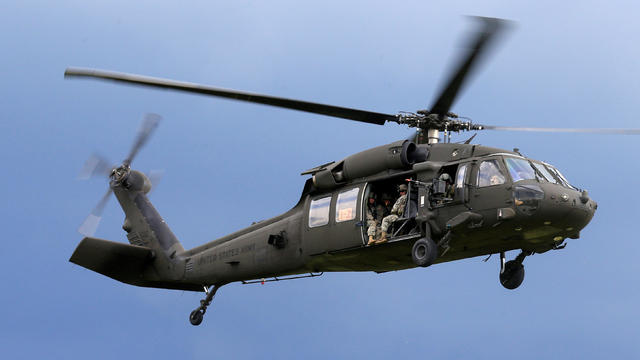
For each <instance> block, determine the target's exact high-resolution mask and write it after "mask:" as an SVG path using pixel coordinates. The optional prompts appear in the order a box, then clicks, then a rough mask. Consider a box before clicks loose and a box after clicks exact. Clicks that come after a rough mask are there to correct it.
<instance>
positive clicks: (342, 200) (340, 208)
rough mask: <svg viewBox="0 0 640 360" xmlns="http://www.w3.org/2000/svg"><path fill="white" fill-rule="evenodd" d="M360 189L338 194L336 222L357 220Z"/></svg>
mask: <svg viewBox="0 0 640 360" xmlns="http://www.w3.org/2000/svg"><path fill="white" fill-rule="evenodd" d="M358 192H359V189H358V188H354V189H351V190H347V191H344V192H341V193H340V194H338V201H337V202H336V222H342V221H349V220H353V219H355V218H356V205H358Z"/></svg>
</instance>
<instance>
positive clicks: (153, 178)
mask: <svg viewBox="0 0 640 360" xmlns="http://www.w3.org/2000/svg"><path fill="white" fill-rule="evenodd" d="M163 176H164V170H150V171H149V173H147V179H149V182H150V183H151V191H150V192H149V194H147V195H151V193H152V192H153V191H154V190H155V189H156V186H158V184H159V183H160V180H162V177H163Z"/></svg>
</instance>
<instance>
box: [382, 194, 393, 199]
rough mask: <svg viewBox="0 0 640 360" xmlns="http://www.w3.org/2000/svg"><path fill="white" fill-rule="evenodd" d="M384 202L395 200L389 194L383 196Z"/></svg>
mask: <svg viewBox="0 0 640 360" xmlns="http://www.w3.org/2000/svg"><path fill="white" fill-rule="evenodd" d="M384 200H389V201H391V200H393V198H392V197H391V195H389V194H387V193H384V194H382V201H384Z"/></svg>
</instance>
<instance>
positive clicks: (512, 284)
mask: <svg viewBox="0 0 640 360" xmlns="http://www.w3.org/2000/svg"><path fill="white" fill-rule="evenodd" d="M527 255H531V252H525V251H524V250H523V251H522V252H521V253H520V254H518V256H516V258H515V259H513V260H509V261H507V262H506V263H505V256H504V253H503V252H502V253H500V284H502V286H504V287H505V289H509V290H513V289H516V288H518V286H520V284H522V281H523V280H524V265H522V262H523V261H524V258H525V257H526V256H527Z"/></svg>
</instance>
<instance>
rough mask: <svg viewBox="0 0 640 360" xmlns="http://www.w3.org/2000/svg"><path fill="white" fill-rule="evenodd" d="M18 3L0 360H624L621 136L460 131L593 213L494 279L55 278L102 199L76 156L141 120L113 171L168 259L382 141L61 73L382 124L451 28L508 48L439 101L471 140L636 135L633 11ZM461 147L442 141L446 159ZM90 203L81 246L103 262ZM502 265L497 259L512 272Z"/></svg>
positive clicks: (627, 150) (282, 206) (630, 343)
mask: <svg viewBox="0 0 640 360" xmlns="http://www.w3.org/2000/svg"><path fill="white" fill-rule="evenodd" d="M158 3H159V2H157V1H135V2H131V1H108V2H95V1H92V2H86V1H56V2H50V1H20V2H6V3H5V4H4V5H3V9H2V11H0V45H1V46H2V56H0V69H2V70H1V71H2V79H1V81H0V153H1V154H2V165H3V171H2V173H3V174H4V176H2V177H0V185H1V186H0V188H2V189H3V192H2V198H3V201H2V202H0V219H1V220H0V221H1V224H2V228H3V229H4V236H3V246H2V249H3V250H2V253H3V254H4V260H3V261H2V271H0V283H2V284H3V290H2V295H1V296H0V319H2V320H1V321H0V348H1V349H2V353H3V355H4V356H5V357H6V358H65V359H74V358H83V359H84V358H88V357H90V358H93V359H113V358H116V357H120V358H134V357H143V358H159V359H164V358H176V357H180V358H194V359H211V358H221V359H222V358H225V359H230V358H234V359H252V358H274V359H275V358H302V357H305V358H310V359H326V358H367V359H388V358H391V357H393V358H396V359H401V358H479V359H495V358H501V357H507V356H510V357H516V358H528V359H539V358H542V357H551V358H569V357H571V358H604V357H607V358H638V357H640V344H639V342H638V339H639V338H640V330H639V329H640V320H639V316H640V310H638V304H639V303H640V287H639V286H638V274H639V273H640V262H638V253H639V251H640V244H639V243H638V235H637V232H636V230H635V229H634V227H636V226H637V224H638V215H639V211H638V206H637V203H638V199H636V195H637V193H638V191H637V189H638V177H639V175H640V173H639V171H638V165H637V164H638V161H637V153H638V151H639V150H640V143H639V142H638V140H640V138H639V137H637V136H636V137H633V136H613V135H590V134H578V135H577V134H533V133H508V132H490V131H486V132H483V133H480V134H479V135H478V136H477V137H476V139H475V141H474V142H475V143H480V144H483V145H491V146H496V147H501V148H505V149H512V148H514V147H518V148H520V149H521V151H522V152H523V154H525V155H527V156H530V157H532V158H535V159H540V160H544V161H548V162H550V163H552V164H554V165H556V166H557V167H558V168H560V169H561V170H562V171H563V172H564V174H565V175H566V176H567V177H568V178H569V180H570V181H571V182H572V183H574V184H575V185H577V186H579V187H582V188H586V189H588V190H589V191H590V194H591V196H592V197H593V198H594V199H595V200H596V201H598V203H599V208H598V211H597V213H596V215H595V218H594V219H593V221H592V222H591V224H590V225H589V226H588V227H587V228H586V229H585V230H583V232H582V237H581V239H579V240H568V246H567V247H566V249H564V250H562V251H551V252H548V253H545V254H542V255H535V256H532V257H530V258H527V260H526V261H525V266H526V278H525V281H524V283H523V285H522V286H521V287H520V288H519V289H517V290H515V291H508V290H505V289H504V288H502V286H501V285H500V284H499V282H498V270H499V264H498V257H497V256H494V257H492V258H491V259H490V260H489V261H488V262H486V263H484V262H482V261H481V260H482V258H473V259H467V260H463V261H458V262H453V263H446V264H441V265H436V266H433V267H431V268H428V269H414V270H407V271H401V272H392V273H386V274H381V275H377V274H374V273H328V274H325V275H324V276H322V277H320V278H315V279H306V280H297V281H289V282H282V283H275V284H267V285H264V286H261V285H240V284H231V285H228V286H225V287H224V288H222V289H221V290H220V291H219V292H218V295H217V297H216V299H215V300H214V302H213V305H212V307H211V308H210V309H209V311H207V314H206V317H205V320H204V322H203V324H202V325H201V326H199V327H193V326H191V325H190V324H189V323H188V320H187V316H188V314H189V312H190V311H191V310H192V309H193V308H195V307H196V306H197V305H198V301H199V300H200V299H201V298H202V294H200V293H190V292H181V291H167V290H156V289H145V288H137V287H133V286H129V285H124V284H121V283H119V282H117V281H114V280H112V279H109V278H107V277H104V276H101V275H99V274H96V273H93V272H91V271H89V270H86V269H84V268H81V267H79V266H76V265H74V264H71V263H69V262H68V258H69V257H70V255H71V253H72V252H73V250H74V249H75V246H76V245H77V243H78V242H79V241H80V239H81V235H79V234H78V233H77V232H76V229H77V227H78V225H79V224H80V223H81V222H82V221H83V220H84V218H85V216H86V215H87V214H88V213H89V212H90V210H91V209H92V207H93V206H94V205H95V204H96V203H97V201H98V200H99V198H100V196H101V195H102V194H103V192H104V191H105V190H106V187H107V181H106V179H105V180H103V179H94V180H91V181H85V182H82V181H78V180H77V179H76V178H77V174H78V172H79V170H80V168H81V167H82V164H83V163H84V161H85V159H86V158H87V157H88V156H89V155H90V154H91V153H92V152H93V151H99V152H100V153H102V154H104V155H106V156H108V157H110V158H111V159H113V161H114V162H116V161H121V160H122V159H123V158H124V157H125V156H126V154H127V152H128V151H129V147H130V145H131V142H132V141H133V138H134V136H135V133H136V131H137V129H138V126H139V123H140V121H141V119H142V117H143V115H144V113H146V112H156V113H159V114H162V115H163V117H164V121H163V122H162V123H161V125H160V127H159V128H158V130H157V132H156V133H155V135H154V137H153V138H152V139H151V141H150V142H149V143H148V145H147V146H146V147H145V148H144V149H143V150H142V152H141V153H140V154H139V156H138V158H137V159H136V160H135V162H134V164H133V166H134V168H137V169H140V170H143V171H148V170H150V169H164V170H165V171H166V174H165V177H164V178H163V179H162V181H161V183H160V184H159V186H157V188H156V190H155V192H154V193H153V194H152V196H151V200H152V202H153V203H154V204H155V206H156V208H157V209H158V210H159V212H160V213H161V214H162V215H163V216H164V218H165V220H166V221H167V222H168V223H169V225H170V226H171V228H172V229H173V231H174V233H175V234H176V235H177V236H178V238H179V239H180V240H181V242H182V244H183V245H184V247H185V248H191V247H194V246H196V245H199V244H201V243H203V242H206V241H209V240H212V239H215V238H217V237H220V236H222V235H225V234H227V233H230V232H232V231H235V230H238V229H241V228H244V227H246V226H248V225H249V224H251V222H253V221H257V220H261V219H266V218H269V217H272V216H275V215H278V214H280V213H282V212H284V211H286V210H288V209H289V208H290V207H291V206H293V205H294V204H295V202H296V201H297V200H298V198H299V195H300V191H301V190H302V186H303V184H304V181H305V177H302V176H300V175H299V173H300V172H302V171H304V170H306V169H308V168H311V167H314V166H317V165H319V164H322V163H325V162H328V161H331V160H339V159H341V158H343V157H345V156H347V155H349V154H352V153H355V152H358V151H360V150H363V149H366V148H369V147H374V146H377V145H381V144H386V143H390V142H392V141H395V140H398V139H401V138H404V137H406V136H407V135H408V134H409V133H410V130H408V129H407V128H404V127H402V126H399V125H394V124H390V125H386V126H375V125H368V124H361V123H356V122H351V121H347V120H342V119H334V118H329V117H324V116H320V115H311V114H305V113H301V112H296V111H291V110H284V109H275V108H269V107H265V106H260V105H251V104H246V103H238V102H233V101H228V100H220V99H213V98H206V97H202V96H195V95H187V94H181V93H175V92H167V91H161V90H152V89H145V88H138V87H129V86H123V85H115V84H110V83H104V82H97V81H89V80H64V79H63V72H64V69H65V68H66V67H68V66H83V67H95V68H104V69H111V70H115V71H123V72H132V73H140V74H143V75H149V76H158V77H166V78H173V79H177V80H184V81H193V82H200V83H204V84H210V85H215V86H219V87H227V88H235V89H241V90H246V91H252V92H259V93H266V94H273V95H277V96H283V97H291V98H298V99H304V100H310V101H317V102H322V103H328V104H335V105H342V106H348V107H355V108H360V109H367V110H372V111H380V112H385V113H395V112H397V111H401V110H406V111H415V110H418V109H422V108H426V107H428V106H429V105H430V104H431V102H432V100H433V96H434V94H435V93H436V92H437V91H438V89H439V86H440V85H441V84H442V81H443V80H444V77H445V74H446V73H447V70H448V66H449V65H450V64H451V63H452V62H454V61H455V59H456V54H457V49H458V47H459V46H460V45H461V43H462V38H463V35H464V33H465V32H466V31H468V30H470V29H473V28H474V25H475V24H474V23H473V21H471V20H470V19H468V18H466V17H465V16H464V15H483V16H492V17H503V18H507V19H511V20H514V21H515V26H514V27H513V29H512V30H513V31H511V32H510V33H509V34H508V35H507V36H505V38H504V41H503V42H502V43H501V45H500V46H499V47H497V51H496V52H495V53H493V54H492V55H491V56H490V58H489V61H487V63H486V64H485V66H483V67H482V68H481V70H480V71H479V73H478V76H477V77H475V78H474V79H473V81H471V83H470V86H469V87H468V88H467V90H466V91H465V92H464V93H463V94H462V96H461V97H460V98H459V101H458V102H457V103H456V104H454V107H453V110H454V111H455V112H457V113H459V114H461V115H464V116H469V117H471V118H472V119H473V120H474V121H476V122H478V123H481V124H491V125H506V126H539V127H553V126H555V127H629V128H637V127H640V122H639V121H638V113H639V110H640V109H639V107H640V105H639V104H638V101H637V98H638V94H639V93H640V62H639V61H638V59H639V58H640V53H639V51H638V35H639V34H640V23H639V22H638V20H637V14H638V13H639V9H638V4H637V2H633V1H580V2H570V3H569V2H567V3H566V4H565V3H564V2H558V1H535V2H529V4H523V3H524V2H513V1H484V2H477V1H446V2H445V1H430V2H424V1H415V2H404V1H399V2H397V3H396V4H394V5H391V2H388V1H352V2H347V3H345V2H343V1H340V2H338V1H323V2H316V3H309V2H300V1H269V2H267V1H265V2H257V1H233V2H217V1H184V2H181V3H180V5H177V3H176V4H175V5H167V4H158ZM470 135H471V134H464V135H460V136H458V137H456V138H454V140H458V141H459V140H464V139H466V138H467V137H468V136H470ZM123 218H124V216H123V213H122V211H121V209H120V208H119V207H118V206H117V204H116V201H113V199H112V202H111V203H110V204H109V206H108V207H107V209H106V211H105V217H104V219H103V222H102V224H101V226H100V228H99V230H98V232H97V234H96V236H97V237H101V238H105V239H111V240H118V241H126V238H125V236H124V232H123V231H122V230H121V225H122V221H123ZM516 254H517V252H511V253H509V257H510V258H513V257H514V256H515V255H516Z"/></svg>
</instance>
